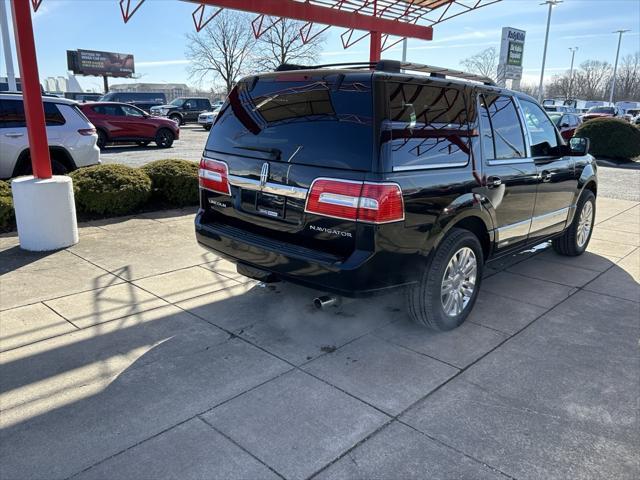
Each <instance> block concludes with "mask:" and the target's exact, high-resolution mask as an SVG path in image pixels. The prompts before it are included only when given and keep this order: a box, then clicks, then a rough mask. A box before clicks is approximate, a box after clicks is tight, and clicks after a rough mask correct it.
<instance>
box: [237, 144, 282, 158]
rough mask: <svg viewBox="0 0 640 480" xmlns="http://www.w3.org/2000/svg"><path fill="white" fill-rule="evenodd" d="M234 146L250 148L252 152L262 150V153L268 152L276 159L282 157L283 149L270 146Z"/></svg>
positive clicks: (242, 148) (241, 148) (244, 148)
mask: <svg viewBox="0 0 640 480" xmlns="http://www.w3.org/2000/svg"><path fill="white" fill-rule="evenodd" d="M234 148H239V149H240V150H249V151H251V152H261V153H267V154H269V155H271V156H272V157H273V158H274V160H280V158H281V157H282V151H281V150H279V149H277V148H268V147H238V146H236V147H234Z"/></svg>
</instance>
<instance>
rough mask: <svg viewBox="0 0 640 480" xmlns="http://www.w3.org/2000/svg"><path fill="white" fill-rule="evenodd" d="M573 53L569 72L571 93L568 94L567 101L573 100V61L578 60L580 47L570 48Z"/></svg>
mask: <svg viewBox="0 0 640 480" xmlns="http://www.w3.org/2000/svg"><path fill="white" fill-rule="evenodd" d="M569 50H570V51H571V70H569V92H568V93H567V100H571V88H572V87H573V60H574V59H575V58H576V52H577V51H578V47H569Z"/></svg>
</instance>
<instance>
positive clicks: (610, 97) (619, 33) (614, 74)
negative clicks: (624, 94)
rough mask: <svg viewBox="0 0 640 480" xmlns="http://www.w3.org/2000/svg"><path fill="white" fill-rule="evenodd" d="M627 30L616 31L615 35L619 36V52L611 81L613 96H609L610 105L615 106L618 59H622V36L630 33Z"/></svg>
mask: <svg viewBox="0 0 640 480" xmlns="http://www.w3.org/2000/svg"><path fill="white" fill-rule="evenodd" d="M628 31H629V29H626V30H616V31H615V32H613V33H617V34H618V51H617V52H616V63H615V64H614V66H613V79H612V80H611V95H610V96H609V103H611V104H613V95H614V93H615V91H616V74H617V73H618V58H619V57H620V44H621V43H622V34H623V33H625V32H628Z"/></svg>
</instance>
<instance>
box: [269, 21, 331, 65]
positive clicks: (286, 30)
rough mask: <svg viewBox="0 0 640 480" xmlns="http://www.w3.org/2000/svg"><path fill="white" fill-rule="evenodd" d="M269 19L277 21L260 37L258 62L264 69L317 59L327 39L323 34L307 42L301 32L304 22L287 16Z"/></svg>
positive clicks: (311, 61) (306, 62) (310, 61)
mask: <svg viewBox="0 0 640 480" xmlns="http://www.w3.org/2000/svg"><path fill="white" fill-rule="evenodd" d="M265 21H267V19H265ZM268 21H271V22H275V23H273V26H272V27H271V28H269V29H268V30H267V31H266V32H264V33H263V34H262V36H260V38H259V39H258V48H259V58H258V59H257V64H258V65H259V67H260V68H261V69H262V70H275V69H276V68H277V67H279V66H280V65H282V64H283V63H299V64H310V63H313V62H315V61H316V60H317V58H318V55H319V53H320V49H321V48H322V45H323V43H324V41H325V37H324V36H323V35H318V36H316V37H314V38H311V39H310V40H309V41H308V42H307V43H306V44H305V43H304V42H303V41H302V36H301V34H300V28H301V27H302V26H303V25H304V22H300V21H297V20H291V19H287V18H282V19H280V20H277V19H275V18H269V19H268Z"/></svg>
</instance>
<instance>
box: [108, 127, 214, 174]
mask: <svg viewBox="0 0 640 480" xmlns="http://www.w3.org/2000/svg"><path fill="white" fill-rule="evenodd" d="M208 135H209V132H207V131H206V130H205V129H204V128H202V127H201V126H199V125H196V124H192V123H190V124H187V125H183V126H181V127H180V139H179V140H176V141H175V142H174V143H173V147H171V148H158V147H157V146H156V144H155V143H150V144H149V145H148V146H147V147H138V146H137V145H127V144H122V145H109V146H107V148H106V149H105V150H103V151H102V153H101V154H100V158H101V160H102V162H103V163H121V164H123V165H129V166H130V167H140V166H142V165H144V164H146V163H149V162H153V161H154V160H164V159H166V158H179V159H181V160H192V161H194V162H198V161H200V157H201V156H202V151H203V150H204V145H205V143H206V142H207V137H208Z"/></svg>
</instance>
